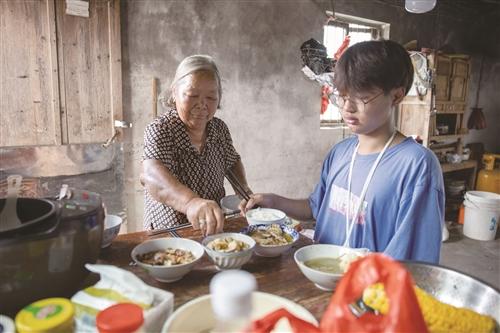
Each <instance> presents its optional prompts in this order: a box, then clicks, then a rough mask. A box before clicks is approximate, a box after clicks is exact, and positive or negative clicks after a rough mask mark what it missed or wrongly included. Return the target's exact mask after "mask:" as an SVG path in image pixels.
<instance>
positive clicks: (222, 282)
mask: <svg viewBox="0 0 500 333" xmlns="http://www.w3.org/2000/svg"><path fill="white" fill-rule="evenodd" d="M256 289H257V280H256V279H255V277H254V276H253V275H252V274H250V273H248V272H246V271H241V270H228V271H225V272H222V273H218V274H217V275H215V276H214V278H213V279H212V280H211V281H210V295H212V299H211V301H212V309H213V311H214V315H215V319H216V324H215V327H214V329H213V330H212V332H227V333H229V332H235V333H236V332H243V331H246V329H248V326H249V325H250V323H251V319H250V317H251V313H252V293H253V292H254V291H255V290H256Z"/></svg>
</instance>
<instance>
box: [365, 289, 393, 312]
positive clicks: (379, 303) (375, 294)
mask: <svg viewBox="0 0 500 333" xmlns="http://www.w3.org/2000/svg"><path fill="white" fill-rule="evenodd" d="M363 302H364V303H365V304H366V305H368V306H369V307H371V308H372V309H374V310H377V311H378V312H380V313H381V314H386V313H387V312H388V311H389V299H388V298H387V295H386V294H385V290H384V285H383V284H382V283H380V282H378V283H375V284H374V285H371V286H369V287H368V288H366V289H365V290H364V291H363Z"/></svg>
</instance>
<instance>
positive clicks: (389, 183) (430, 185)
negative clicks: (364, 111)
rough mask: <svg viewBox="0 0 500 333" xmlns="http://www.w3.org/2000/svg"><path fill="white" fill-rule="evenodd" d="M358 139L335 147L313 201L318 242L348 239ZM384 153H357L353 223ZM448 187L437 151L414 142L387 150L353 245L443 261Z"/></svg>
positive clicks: (405, 257) (400, 256)
mask: <svg viewBox="0 0 500 333" xmlns="http://www.w3.org/2000/svg"><path fill="white" fill-rule="evenodd" d="M357 143H358V139H357V137H356V136H354V137H350V138H348V139H345V140H343V141H342V142H340V143H338V144H337V145H335V146H334V147H333V148H332V149H331V151H330V153H329V154H328V156H327V157H326V159H325V161H324V162H323V169H322V172H321V179H320V181H319V183H318V184H317V185H316V188H315V189H314V192H313V193H312V194H311V196H310V197H309V205H310V206H311V210H312V213H313V216H314V218H315V219H316V222H317V223H316V230H315V233H314V239H315V241H316V242H319V243H329V244H337V245H343V244H344V241H345V239H346V218H345V212H346V209H347V198H348V193H347V188H348V186H347V178H348V173H349V164H350V162H351V158H352V154H353V152H354V149H355V147H356V144H357ZM377 156H378V153H375V154H367V155H360V154H357V156H356V160H355V162H354V167H353V173H352V185H351V193H352V195H351V204H350V213H349V217H350V221H349V223H351V221H352V218H353V215H354V210H355V209H356V207H357V205H358V202H359V196H360V195H361V191H362V188H363V185H364V183H365V180H366V178H367V176H368V172H369V171H370V169H371V167H372V165H373V163H374V162H375V160H376V159H377ZM444 200H445V196H444V186H443V174H442V172H441V166H440V165H439V161H438V160H437V158H436V156H435V155H434V153H432V152H431V151H430V150H429V149H427V148H425V147H423V146H421V145H420V144H418V143H417V142H415V140H413V138H406V139H405V140H404V141H403V142H401V143H399V144H397V145H395V146H392V147H390V148H388V149H387V151H386V152H385V154H384V156H383V157H382V159H381V160H380V163H379V165H378V167H377V168H376V170H375V173H374V175H373V178H372V180H371V182H370V184H369V186H368V191H367V192H366V197H365V200H364V202H363V205H362V207H361V210H360V213H359V215H358V219H357V221H356V224H355V225H354V228H353V231H352V234H351V237H350V246H351V247H353V248H368V249H370V250H371V251H374V252H384V253H385V254H387V255H389V256H391V257H393V258H395V259H398V260H419V261H426V262H431V263H438V262H439V255H440V250H441V233H442V227H443V224H444Z"/></svg>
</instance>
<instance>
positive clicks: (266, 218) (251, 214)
mask: <svg viewBox="0 0 500 333" xmlns="http://www.w3.org/2000/svg"><path fill="white" fill-rule="evenodd" d="M245 217H246V218H247V221H248V224H249V225H254V224H283V223H285V221H286V214H285V213H284V212H282V211H281V210H278V209H273V208H255V209H251V210H249V211H247V213H246V214H245Z"/></svg>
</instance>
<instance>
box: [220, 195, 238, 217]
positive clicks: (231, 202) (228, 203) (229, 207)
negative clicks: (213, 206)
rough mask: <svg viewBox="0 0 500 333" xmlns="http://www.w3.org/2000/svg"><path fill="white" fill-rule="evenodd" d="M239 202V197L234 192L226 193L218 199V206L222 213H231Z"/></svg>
mask: <svg viewBox="0 0 500 333" xmlns="http://www.w3.org/2000/svg"><path fill="white" fill-rule="evenodd" d="M240 202H241V199H240V197H238V196H237V195H236V194H231V195H226V196H225V197H224V198H222V199H221V200H220V206H221V207H222V210H223V211H224V213H231V212H234V211H237V210H238V209H239V208H238V206H239V204H240Z"/></svg>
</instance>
